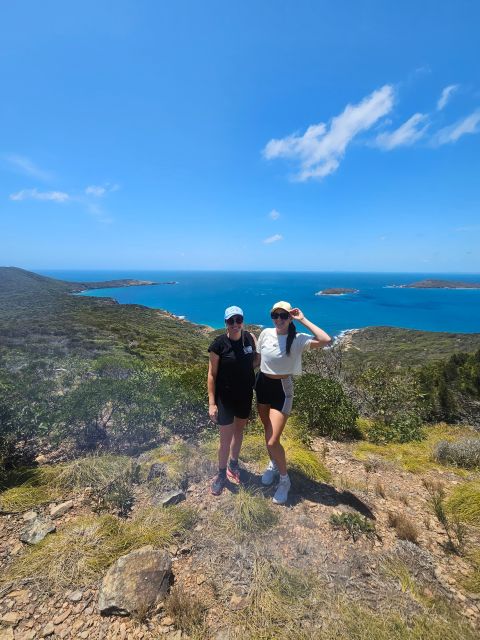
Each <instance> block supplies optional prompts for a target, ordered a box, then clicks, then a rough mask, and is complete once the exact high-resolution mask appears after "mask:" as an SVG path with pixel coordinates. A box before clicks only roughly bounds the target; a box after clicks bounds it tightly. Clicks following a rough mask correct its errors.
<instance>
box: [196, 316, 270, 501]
mask: <svg viewBox="0 0 480 640" xmlns="http://www.w3.org/2000/svg"><path fill="white" fill-rule="evenodd" d="M225 326H226V333H224V334H222V335H221V336H218V337H217V338H216V339H215V340H214V341H213V342H212V344H211V345H210V346H209V348H208V351H209V354H210V364H209V367H208V405H209V407H208V412H209V414H210V419H211V420H213V421H214V422H217V423H218V425H219V427H220V446H219V448H218V474H217V476H216V477H215V478H214V480H213V482H212V486H211V491H212V493H213V495H214V496H218V495H220V494H221V493H222V491H223V488H224V486H225V483H226V481H227V477H228V478H229V480H232V481H233V482H236V483H239V482H240V469H239V467H238V455H239V453H240V448H241V446H242V440H243V430H244V428H245V425H246V424H247V420H248V418H249V416H250V411H251V408H252V398H253V385H254V383H255V375H254V371H253V369H254V367H255V366H257V365H258V360H259V359H260V357H259V355H258V354H257V345H256V340H255V337H254V336H253V335H252V334H251V333H249V332H248V331H244V329H243V311H242V310H241V309H240V307H228V308H227V309H225ZM229 455H230V460H229V459H228V457H229ZM227 462H228V465H227Z"/></svg>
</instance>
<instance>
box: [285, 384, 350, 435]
mask: <svg viewBox="0 0 480 640" xmlns="http://www.w3.org/2000/svg"><path fill="white" fill-rule="evenodd" d="M295 412H296V414H297V415H298V417H299V420H300V422H301V423H303V425H304V428H306V429H308V432H309V435H310V437H312V436H315V435H319V436H328V437H331V438H337V439H342V438H349V437H352V436H355V435H357V428H356V424H355V421H356V419H357V416H358V413H357V410H356V409H355V407H354V406H353V404H352V402H351V401H350V400H349V399H348V398H347V396H346V395H345V393H344V391H343V389H342V387H341V385H340V384H339V383H338V382H335V381H334V380H328V379H326V378H321V377H320V376H318V375H316V374H314V373H306V374H305V375H303V376H301V377H300V378H299V379H298V380H296V381H295ZM305 437H308V436H307V434H305V431H304V438H305Z"/></svg>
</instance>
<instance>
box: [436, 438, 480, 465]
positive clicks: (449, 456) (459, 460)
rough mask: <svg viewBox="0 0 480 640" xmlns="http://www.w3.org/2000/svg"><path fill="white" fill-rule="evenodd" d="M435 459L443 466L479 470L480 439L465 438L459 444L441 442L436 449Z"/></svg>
mask: <svg viewBox="0 0 480 640" xmlns="http://www.w3.org/2000/svg"><path fill="white" fill-rule="evenodd" d="M433 459H434V460H436V461H437V462H440V463H441V464H453V465H455V466H457V467H462V468H463V469H477V468H478V467H480V438H463V439H461V440H457V442H447V440H441V441H440V442H439V443H438V444H437V445H436V447H435V449H434V452H433Z"/></svg>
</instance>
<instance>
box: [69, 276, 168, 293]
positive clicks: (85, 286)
mask: <svg viewBox="0 0 480 640" xmlns="http://www.w3.org/2000/svg"><path fill="white" fill-rule="evenodd" d="M71 284H73V285H74V289H73V291H75V292H79V291H88V290H90V289H114V288H118V287H141V286H148V285H165V284H178V282H175V280H170V281H168V282H153V281H151V280H128V279H124V280H105V281H104V282H78V283H77V282H75V283H71Z"/></svg>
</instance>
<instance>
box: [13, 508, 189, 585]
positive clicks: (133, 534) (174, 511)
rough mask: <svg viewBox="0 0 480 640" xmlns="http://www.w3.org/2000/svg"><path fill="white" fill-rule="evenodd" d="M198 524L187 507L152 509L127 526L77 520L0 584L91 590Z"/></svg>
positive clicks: (28, 555)
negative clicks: (148, 548) (140, 554)
mask: <svg viewBox="0 0 480 640" xmlns="http://www.w3.org/2000/svg"><path fill="white" fill-rule="evenodd" d="M194 520H195V517H194V514H193V512H192V511H191V509H186V508H185V507H170V508H168V509H163V508H149V509H145V510H144V511H140V512H139V513H137V514H135V516H134V517H133V518H132V519H131V520H128V521H122V520H121V519H119V518H116V517H115V516H112V515H105V516H102V517H92V516H90V517H84V518H77V519H75V520H73V521H72V522H70V523H68V525H66V526H65V527H64V528H62V530H61V531H59V532H57V533H55V534H52V535H50V536H48V537H47V538H45V539H44V540H43V541H42V542H40V543H39V544H38V545H36V546H35V547H33V548H31V549H28V550H27V552H26V553H25V554H24V555H22V556H20V557H19V558H18V559H16V560H15V561H14V562H13V563H12V565H11V566H10V567H9V569H8V571H6V572H5V575H4V576H2V579H1V581H2V582H6V581H9V580H21V579H25V578H29V579H33V580H34V581H35V582H37V583H38V584H39V585H41V586H42V587H43V588H45V589H48V590H50V591H58V590H62V589H69V588H74V587H80V586H87V585H89V584H91V583H92V581H93V580H96V579H98V578H99V577H100V576H101V575H102V574H103V573H104V572H105V571H106V569H107V568H108V567H109V566H110V565H111V564H112V563H113V562H115V561H116V560H117V559H118V558H119V557H120V556H122V555H124V554H126V553H129V552H130V551H133V550H134V549H138V548H140V547H142V546H144V545H147V544H151V545H153V546H155V547H165V546H168V545H169V544H172V543H173V542H174V540H175V538H176V536H178V535H181V534H184V533H185V532H186V531H187V529H188V528H190V527H191V526H192V524H193V522H194Z"/></svg>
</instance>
